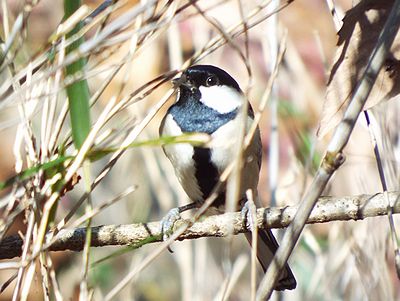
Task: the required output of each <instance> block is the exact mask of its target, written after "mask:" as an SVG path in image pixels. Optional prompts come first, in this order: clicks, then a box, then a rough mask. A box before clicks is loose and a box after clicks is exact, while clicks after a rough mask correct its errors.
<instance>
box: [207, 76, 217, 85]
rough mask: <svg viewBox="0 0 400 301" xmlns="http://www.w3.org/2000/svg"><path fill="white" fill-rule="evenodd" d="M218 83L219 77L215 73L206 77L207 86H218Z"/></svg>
mask: <svg viewBox="0 0 400 301" xmlns="http://www.w3.org/2000/svg"><path fill="white" fill-rule="evenodd" d="M216 85H218V78H217V77H216V76H215V75H210V76H209V77H207V79H206V86H207V87H211V86H216Z"/></svg>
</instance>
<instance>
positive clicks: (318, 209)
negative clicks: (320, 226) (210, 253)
mask: <svg viewBox="0 0 400 301" xmlns="http://www.w3.org/2000/svg"><path fill="white" fill-rule="evenodd" d="M388 196H389V199H390V201H391V202H392V203H394V206H393V213H395V214H398V213H400V202H396V201H397V200H398V199H400V193H399V192H391V193H388ZM386 202H387V200H386V198H385V195H384V194H383V193H380V194H375V195H358V196H347V197H341V198H337V197H321V198H319V201H318V202H317V204H316V205H315V207H314V209H313V211H312V212H311V214H310V216H309V218H308V220H307V223H308V224H314V223H326V222H331V221H347V220H363V219H365V218H367V217H375V216H382V215H386V214H387V203H386ZM297 210H298V206H288V207H283V208H260V209H258V210H257V219H256V220H255V224H256V225H257V227H258V228H284V227H287V226H288V225H289V224H290V223H291V222H292V220H293V217H294V215H295V214H296V212H297ZM186 223H187V220H180V221H178V222H177V223H176V224H175V227H174V228H175V229H178V228H180V227H181V226H182V225H183V224H186ZM159 225H160V223H159V222H150V223H138V224H128V225H106V226H97V227H92V228H91V231H92V240H91V246H92V247H104V246H117V245H119V246H123V245H131V246H133V247H137V248H139V247H141V246H143V245H145V244H148V243H153V242H161V241H162V235H161V233H160V227H159ZM232 231H233V232H232ZM247 231H248V229H247V227H246V226H245V222H244V220H243V218H242V215H241V214H240V213H239V212H234V213H225V214H221V215H213V216H209V217H206V218H205V219H204V220H202V221H200V222H196V223H194V224H193V225H192V226H191V227H190V228H189V229H187V230H186V231H185V232H184V233H183V234H181V235H180V236H179V240H186V239H196V238H201V237H225V236H228V235H231V234H232V233H233V234H235V235H237V234H239V233H244V232H247ZM85 236H86V228H77V229H72V230H62V231H60V232H59V233H58V234H57V236H56V241H55V242H54V243H53V244H52V245H51V246H50V247H49V250H50V251H65V250H71V251H81V250H82V249H83V246H84V243H85ZM22 245H23V240H22V239H21V237H20V236H19V235H12V236H9V237H6V238H5V239H4V240H3V241H1V242H0V259H9V258H13V257H16V256H20V255H21V247H22Z"/></svg>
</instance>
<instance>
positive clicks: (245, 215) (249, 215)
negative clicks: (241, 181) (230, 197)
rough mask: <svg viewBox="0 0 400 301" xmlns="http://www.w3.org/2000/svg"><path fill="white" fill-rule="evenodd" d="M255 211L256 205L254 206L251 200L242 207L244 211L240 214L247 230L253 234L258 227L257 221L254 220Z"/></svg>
mask: <svg viewBox="0 0 400 301" xmlns="http://www.w3.org/2000/svg"><path fill="white" fill-rule="evenodd" d="M255 210H256V205H255V204H254V202H253V201H250V200H248V201H246V202H245V203H244V205H243V206H242V209H241V210H240V214H241V216H242V219H243V220H244V223H245V225H246V228H247V229H248V230H249V231H251V232H253V231H254V229H255V227H257V225H256V221H255V220H254V217H255V216H254V214H253V212H255Z"/></svg>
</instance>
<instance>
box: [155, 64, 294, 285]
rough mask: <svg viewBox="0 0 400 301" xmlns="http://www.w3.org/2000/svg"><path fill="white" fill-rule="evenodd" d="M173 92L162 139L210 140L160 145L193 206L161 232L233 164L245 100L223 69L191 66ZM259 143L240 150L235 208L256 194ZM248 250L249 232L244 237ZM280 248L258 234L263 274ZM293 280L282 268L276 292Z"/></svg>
mask: <svg viewBox="0 0 400 301" xmlns="http://www.w3.org/2000/svg"><path fill="white" fill-rule="evenodd" d="M172 82H173V85H174V87H175V88H176V89H177V98H176V102H175V103H174V104H173V105H172V106H170V107H169V109H168V110H167V112H166V114H165V116H164V118H163V119H162V121H161V124H160V129H159V134H160V136H179V135H182V134H184V133H205V134H208V135H210V136H211V139H212V142H213V143H211V144H210V146H206V147H199V146H193V145H191V144H189V143H178V144H168V145H164V146H163V150H164V153H165V155H166V157H167V158H168V159H169V160H170V162H171V163H172V166H173V167H174V170H175V174H176V176H177V178H178V180H179V182H180V184H181V186H182V188H183V190H184V191H185V192H186V194H187V196H188V197H189V199H190V201H191V203H190V204H188V205H185V206H181V207H178V208H173V209H171V211H170V212H169V213H168V214H167V216H166V217H165V218H164V219H163V220H162V223H161V228H162V231H166V229H169V228H172V226H173V222H175V221H176V220H177V219H179V218H180V213H182V212H183V211H186V210H189V209H194V208H198V207H200V206H201V205H202V204H203V203H204V201H205V200H206V199H207V198H208V197H209V196H210V194H211V193H212V192H213V189H214V187H215V186H216V184H217V183H218V181H219V178H220V175H221V173H222V172H223V171H224V170H225V168H226V167H227V166H228V165H229V164H230V163H231V162H232V161H234V159H235V154H236V150H235V145H234V143H235V141H237V138H236V137H237V134H238V128H239V126H240V122H243V121H242V119H240V118H236V117H237V116H238V114H239V112H240V110H241V106H242V105H243V104H245V102H246V101H247V100H246V98H245V96H244V94H243V92H242V90H241V89H240V87H239V84H238V83H237V82H236V80H235V79H234V78H233V77H232V76H231V75H229V74H228V73H227V72H226V71H224V70H223V69H221V68H219V67H216V66H213V65H193V66H190V67H188V68H187V69H186V70H184V71H183V72H182V74H181V76H180V77H178V78H175V79H173V81H172ZM253 121H254V111H253V109H252V107H251V105H250V103H249V102H248V110H247V124H246V128H247V129H248V128H250V125H251V124H252V123H253ZM261 157H262V144H261V138H260V130H259V128H258V127H257V130H256V131H255V134H254V135H253V138H252V140H251V142H250V144H249V146H248V147H247V148H246V149H245V150H244V160H243V162H244V163H243V169H242V177H241V187H240V194H239V206H241V207H242V208H238V209H243V206H245V204H246V201H247V199H246V191H247V190H248V189H251V190H252V191H253V192H254V193H255V194H256V192H257V185H258V179H259V173H260V168H261ZM225 192H226V187H222V188H221V189H220V190H219V192H218V196H217V198H216V199H215V200H214V201H213V203H212V205H211V206H212V207H213V208H215V209H217V211H218V212H221V211H223V208H224V204H225ZM245 235H246V238H247V240H248V241H249V243H250V245H251V239H252V236H251V233H246V234H245ZM277 249H278V243H277V241H276V239H275V237H274V236H273V234H272V232H271V230H269V229H260V230H259V231H258V241H257V258H258V261H259V262H260V264H261V267H262V269H263V270H264V272H265V271H266V269H267V267H268V266H269V264H270V263H271V261H272V259H273V257H274V254H275V252H276V251H277ZM296 285H297V282H296V279H295V277H294V275H293V273H292V271H291V269H290V267H289V265H288V264H286V265H285V267H284V268H283V270H282V272H281V275H280V277H279V279H278V280H277V282H276V284H275V286H274V289H275V290H279V291H280V290H286V289H289V290H291V289H294V288H295V287H296Z"/></svg>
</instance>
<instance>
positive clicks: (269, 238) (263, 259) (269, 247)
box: [245, 230, 297, 291]
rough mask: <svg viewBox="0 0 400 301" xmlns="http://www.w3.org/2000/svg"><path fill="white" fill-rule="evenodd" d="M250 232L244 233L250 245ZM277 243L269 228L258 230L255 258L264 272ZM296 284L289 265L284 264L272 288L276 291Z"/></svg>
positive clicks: (293, 287)
mask: <svg viewBox="0 0 400 301" xmlns="http://www.w3.org/2000/svg"><path fill="white" fill-rule="evenodd" d="M251 235H252V234H251V233H245V236H246V238H247V240H248V242H249V243H250V245H251V241H252V237H251ZM278 247H279V245H278V243H277V241H276V239H275V237H274V235H273V234H272V232H271V230H259V231H258V240H257V259H258V261H259V262H260V264H261V266H262V268H263V270H264V273H265V271H266V270H267V268H268V266H269V264H270V263H271V261H272V259H273V257H274V255H275V253H276V250H277V249H278ZM296 285H297V282H296V279H295V278H294V275H293V273H292V270H291V269H290V267H289V265H288V264H286V265H285V267H284V269H283V271H282V273H281V275H280V277H279V279H278V281H277V283H276V284H275V287H274V289H275V290H277V291H283V290H286V289H288V290H292V289H295V288H296Z"/></svg>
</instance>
